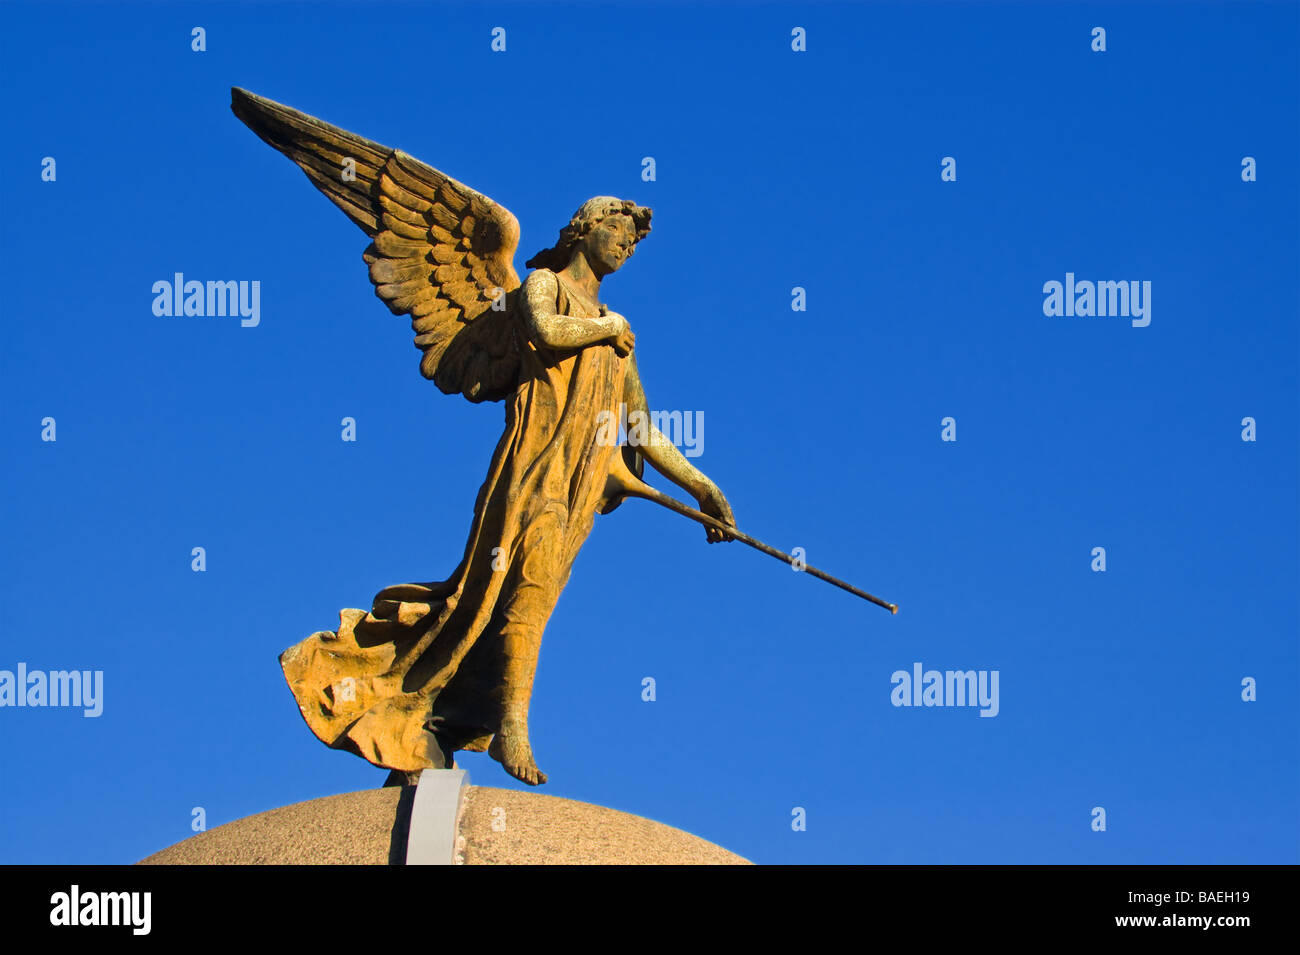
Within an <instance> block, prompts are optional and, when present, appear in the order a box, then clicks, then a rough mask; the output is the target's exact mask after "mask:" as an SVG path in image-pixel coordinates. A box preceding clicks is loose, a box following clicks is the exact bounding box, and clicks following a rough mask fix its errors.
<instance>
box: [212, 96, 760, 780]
mask: <svg viewBox="0 0 1300 955" xmlns="http://www.w3.org/2000/svg"><path fill="white" fill-rule="evenodd" d="M231 94H232V103H231V108H232V109H233V111H234V113H235V115H236V116H238V117H239V119H240V120H242V121H243V122H244V123H245V124H246V125H247V126H248V127H249V128H250V129H252V130H253V132H255V133H256V134H257V135H258V136H259V137H261V138H262V139H263V140H264V141H265V142H267V143H268V144H269V145H271V146H273V147H274V148H276V149H278V150H279V151H280V152H282V153H284V154H285V155H286V156H288V157H289V158H290V159H292V160H293V161H294V162H295V163H297V164H298V165H299V166H300V167H301V168H302V170H303V172H305V173H306V174H307V178H309V179H310V180H311V181H312V183H313V184H314V185H315V186H316V188H317V189H319V190H320V191H321V192H323V193H324V194H325V196H326V197H327V198H328V199H329V200H330V201H331V202H333V203H334V204H335V205H337V206H338V207H339V208H340V209H342V210H343V212H344V214H345V215H347V217H348V218H349V219H351V220H352V221H353V222H355V223H356V224H357V225H358V226H360V227H361V229H362V230H363V231H364V232H365V233H366V235H368V236H369V237H370V240H371V242H370V245H369V247H368V248H367V249H366V251H365V254H364V255H363V258H364V260H365V262H366V265H367V266H368V267H369V271H370V281H371V282H373V283H374V286H375V292H376V294H378V296H379V297H380V298H381V299H382V300H383V301H384V303H385V304H386V305H387V306H388V308H389V309H390V310H391V311H392V312H393V313H394V314H397V315H409V316H410V318H411V325H412V328H413V330H414V333H415V344H416V346H417V347H418V348H419V349H420V351H421V352H422V353H423V355H422V357H421V359H420V372H421V373H422V374H423V375H424V377H425V378H429V379H432V381H433V383H434V384H435V385H437V386H438V388H439V389H440V390H441V391H442V392H443V393H445V394H462V395H464V396H465V397H466V398H468V399H469V400H470V401H472V402H483V401H501V402H504V404H505V432H504V433H503V434H502V435H501V440H500V441H499V442H498V443H497V446H496V451H495V452H494V453H493V455H492V461H491V464H490V465H489V466H488V473H487V479H486V480H485V481H484V483H483V486H482V488H481V489H480V490H479V494H478V500H477V501H476V503H475V506H474V518H473V522H472V524H471V527H470V532H469V541H468V543H467V544H466V545H465V555H464V557H463V559H462V560H461V562H460V565H459V566H458V567H457V568H456V569H455V570H454V571H453V572H452V574H451V576H450V577H448V578H447V579H446V580H444V581H441V582H434V583H414V584H399V585H397V586H394V587H387V588H385V589H384V590H381V591H380V592H379V593H378V594H377V595H376V596H375V598H374V601H373V604H372V606H371V609H370V611H369V612H368V613H367V612H365V611H362V610H343V611H341V612H340V614H339V618H340V624H339V629H338V631H337V632H333V631H324V632H319V633H314V634H312V635H311V636H310V637H308V638H307V639H306V640H304V641H303V642H301V643H299V644H298V645H297V646H294V647H290V648H289V649H288V650H286V651H284V653H283V654H281V656H280V663H281V666H282V668H283V670H284V675H285V678H286V679H287V681H288V683H289V687H290V689H291V690H292V691H293V695H294V697H295V698H296V699H297V701H298V706H299V709H300V710H301V712H302V715H303V718H304V719H305V720H306V722H307V725H308V726H309V727H310V728H311V730H312V732H314V733H315V734H316V735H317V736H318V737H319V738H320V739H321V740H322V741H323V742H325V743H326V744H328V745H330V746H332V747H335V748H338V749H346V750H350V751H352V752H354V753H356V754H358V755H360V756H362V757H364V758H365V759H367V760H369V761H370V762H372V763H374V764H375V765H376V766H381V767H386V768H388V769H391V770H394V771H397V773H398V774H402V773H405V774H415V773H418V772H419V771H421V770H423V769H427V768H448V767H451V766H452V765H453V754H454V753H455V752H456V751H458V750H472V751H475V752H482V751H484V750H487V752H488V753H489V754H490V755H491V756H492V757H493V758H494V759H496V760H497V761H498V762H499V763H501V765H502V766H503V767H504V768H505V770H506V772H508V773H509V774H510V775H512V776H514V777H515V778H516V779H519V780H522V781H523V782H525V783H529V784H532V785H537V784H539V783H544V782H546V774H545V773H543V772H542V771H541V770H540V769H538V768H537V763H536V761H535V759H534V758H533V750H532V746H531V744H530V743H529V738H528V704H529V699H530V697H531V695H532V688H533V678H534V675H535V673H536V670H537V657H538V651H539V649H540V648H541V643H542V632H543V630H544V629H545V627H546V621H547V619H548V618H549V617H550V615H551V611H552V610H553V609H554V608H555V603H556V600H557V599H558V598H559V596H560V591H561V590H562V589H563V588H564V585H565V583H566V582H567V581H568V578H569V571H570V569H571V567H572V566H573V561H574V558H575V557H576V556H577V554H578V549H579V548H580V547H581V546H582V543H583V541H584V540H586V538H587V535H588V534H589V533H590V532H591V528H592V524H593V523H594V521H595V515H596V514H597V512H599V513H601V514H608V513H609V512H610V511H612V510H613V509H614V508H615V507H617V506H618V505H619V503H620V502H621V501H622V499H623V498H624V497H626V496H628V495H629V494H640V495H641V496H649V495H647V494H646V493H645V492H646V491H647V486H646V485H644V484H643V483H642V482H641V480H640V477H641V474H642V471H643V461H649V462H650V464H651V465H652V466H653V467H654V468H655V470H657V471H659V472H660V473H661V474H663V475H664V476H665V477H666V478H668V479H669V480H670V481H672V482H673V483H675V484H677V485H678V486H680V487H682V488H683V489H685V490H686V491H687V492H689V493H690V494H691V495H692V496H693V497H694V498H695V499H696V500H697V501H698V502H699V510H700V511H702V512H703V514H704V515H707V517H708V518H710V520H708V521H704V522H703V523H705V524H706V529H705V533H706V536H707V539H708V540H709V541H711V542H712V541H721V540H727V539H730V538H731V537H732V535H731V534H729V533H728V529H729V528H734V526H735V519H734V518H733V516H732V512H731V507H730V506H729V505H728V504H727V499H726V498H725V497H724V496H723V494H722V492H721V491H720V490H719V489H718V486H717V485H716V484H715V483H714V482H713V481H711V480H710V479H709V478H707V477H706V476H705V475H704V474H702V473H701V472H700V471H699V470H697V469H696V468H695V467H693V466H692V465H691V464H690V463H689V462H688V461H687V460H686V458H685V457H684V456H683V455H682V453H681V452H680V451H679V450H678V449H677V448H676V447H675V446H674V445H673V444H672V443H671V442H670V441H668V440H667V439H666V438H665V437H664V436H663V435H662V434H660V433H659V432H658V431H656V430H655V429H654V428H653V425H652V424H647V427H648V431H649V433H648V440H644V441H639V442H636V446H635V447H634V446H632V445H631V444H629V443H628V442H627V441H626V440H623V441H622V443H620V439H619V438H618V437H617V434H618V433H619V432H620V429H618V428H617V427H615V428H613V429H611V428H610V427H609V422H611V421H613V422H615V423H617V422H619V421H621V420H625V419H624V415H626V417H627V418H630V417H631V416H632V415H633V414H634V413H636V412H640V413H641V414H642V415H643V416H645V417H644V418H643V419H642V420H644V421H647V422H650V421H651V419H650V418H649V416H648V408H647V405H646V397H645V391H644V390H643V388H642V386H641V378H640V375H639V374H638V371H637V366H636V356H635V354H634V353H633V349H634V347H635V344H636V336H635V335H634V334H633V333H632V328H631V325H629V323H628V320H627V319H626V318H624V317H623V316H622V315H620V314H619V313H618V312H615V311H613V310H611V309H609V308H607V307H606V306H605V305H604V304H602V303H601V301H600V283H601V280H602V279H604V278H605V277H606V276H607V275H609V274H611V273H612V272H615V271H616V270H618V268H619V267H621V266H622V265H623V263H625V262H626V261H627V260H628V258H629V257H630V256H631V255H632V253H633V252H634V251H635V249H636V245H637V243H638V242H640V241H641V240H642V239H644V238H645V237H646V235H647V234H648V233H649V231H650V210H649V209H647V208H646V207H644V206H639V205H637V204H636V203H635V202H632V201H631V200H628V199H615V198H613V197H610V196H596V197H595V198H593V199H588V200H587V201H586V202H584V203H583V204H582V205H581V206H580V207H579V209H578V211H577V212H575V213H574V215H573V218H572V219H571V220H570V221H569V224H568V225H566V226H565V227H564V228H563V229H561V230H560V237H559V241H558V242H556V244H555V245H554V246H553V247H552V248H549V249H546V250H544V251H542V252H539V253H537V254H536V255H535V256H533V257H532V258H531V259H529V260H528V262H527V263H526V267H527V268H529V269H532V270H533V271H531V272H530V273H529V274H528V277H527V278H526V279H525V280H524V282H523V283H522V284H521V283H520V281H519V276H518V275H517V273H516V272H515V269H514V261H513V260H514V254H515V248H516V246H517V245H518V243H519V224H518V222H517V221H516V220H515V217H514V216H513V215H511V214H510V213H509V212H508V211H507V210H506V209H504V208H502V207H501V206H500V205H498V204H497V203H495V202H493V201H492V200H491V199H489V198H487V197H486V196H484V195H481V194H480V193H478V192H475V191H474V190H473V189H470V188H469V187H468V186H465V185H463V184H461V183H459V182H457V181H456V180H455V179H452V178H451V177H449V176H447V175H445V174H443V173H441V172H439V171H438V170H436V169H434V168H432V167H430V166H426V165H425V164H424V163H422V162H420V161H419V160H417V159H413V158H412V157H411V156H408V155H407V154H406V153H404V152H402V151H401V150H396V149H389V148H388V147H387V146H381V145H379V144H378V143H375V142H371V141H370V140H368V139H363V138H361V137H360V136H356V135H354V134H352V133H349V132H346V131H345V130H342V129H339V128H337V127H335V126H331V125H329V124H327V123H324V122H321V121H320V120H318V119H315V118H313V117H311V116H307V115H306V114H304V113H300V112H298V111H297V110H294V109H290V108H289V107H287V106H283V105H281V104H279V103H275V102H272V101H271V100H268V99H264V98H263V97H260V96H256V95H254V94H252V93H249V92H247V91H245V90H241V89H234V90H232V91H231ZM611 430H612V431H613V433H614V434H615V437H614V439H613V440H611V439H610V437H609V434H610V432H611ZM624 430H625V429H624ZM655 493H656V494H657V492H655ZM681 507H682V508H683V509H684V510H691V509H689V508H685V506H684V505H682V506H681ZM692 515H693V516H698V515H697V513H696V512H694V511H692Z"/></svg>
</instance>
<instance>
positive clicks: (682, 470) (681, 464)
mask: <svg viewBox="0 0 1300 955" xmlns="http://www.w3.org/2000/svg"><path fill="white" fill-rule="evenodd" d="M624 381H625V388H624V400H625V401H626V402H627V413H628V418H629V420H631V418H632V415H633V413H635V412H640V413H641V415H642V416H643V417H642V418H641V420H642V421H643V422H644V425H645V428H646V430H647V432H648V434H649V438H650V440H649V442H648V443H643V444H640V445H638V446H637V450H639V451H640V452H641V454H642V456H644V457H645V459H646V460H647V461H649V462H650V464H651V465H653V467H654V469H655V470H656V471H658V472H659V473H660V474H662V475H663V476H664V477H666V478H668V480H670V481H672V482H673V483H674V484H676V485H677V486H678V487H680V488H682V489H683V490H684V491H686V492H687V493H689V494H690V495H691V496H692V497H694V498H695V499H696V500H697V501H699V504H700V510H701V511H703V512H704V513H705V514H708V515H709V516H710V517H716V518H717V519H718V520H720V521H722V522H724V523H726V524H730V525H732V526H733V527H734V526H735V525H736V518H735V517H734V516H733V515H732V513H731V505H730V504H728V503H727V499H726V497H725V496H723V493H722V491H721V489H720V488H719V487H718V486H717V485H716V484H714V483H713V481H711V480H709V478H708V476H707V475H705V474H704V472H703V471H701V470H699V469H698V468H696V467H695V466H694V465H692V464H691V463H690V462H689V461H687V460H686V457H685V455H683V454H682V452H681V451H679V450H677V446H676V445H674V444H673V443H672V442H671V441H669V440H668V438H666V437H665V436H664V434H663V432H661V431H660V430H659V429H658V428H656V427H655V426H654V424H653V423H652V421H651V418H650V409H649V407H648V406H647V404H646V397H645V389H644V388H643V387H642V385H641V375H640V373H639V372H638V371H637V367H636V356H635V355H633V356H632V357H631V358H630V359H629V360H628V367H627V377H626V378H625V379H624ZM705 532H706V534H707V536H708V539H709V542H710V543H714V542H715V541H721V540H732V538H731V537H728V536H727V535H725V534H723V533H722V532H721V531H719V530H716V529H714V528H711V527H709V528H705Z"/></svg>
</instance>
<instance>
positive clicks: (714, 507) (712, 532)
mask: <svg viewBox="0 0 1300 955" xmlns="http://www.w3.org/2000/svg"><path fill="white" fill-rule="evenodd" d="M699 501H700V510H701V511H703V512H704V513H705V514H707V515H709V517H716V518H717V519H718V520H720V521H722V523H724V524H730V525H731V526H732V527H735V526H736V518H735V516H734V515H733V514H732V513H731V505H730V504H728V503H727V499H726V498H725V497H724V496H723V494H722V491H721V490H719V489H718V486H717V485H716V484H715V485H713V486H712V487H710V488H709V489H708V490H707V491H705V492H704V493H703V494H702V495H700V498H699ZM704 535H705V537H706V538H707V539H708V542H709V543H710V544H716V543H717V542H718V541H730V540H735V538H734V537H732V536H731V535H730V534H726V533H723V532H722V531H720V530H718V529H717V528H715V527H706V528H705V529H704Z"/></svg>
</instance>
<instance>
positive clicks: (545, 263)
mask: <svg viewBox="0 0 1300 955" xmlns="http://www.w3.org/2000/svg"><path fill="white" fill-rule="evenodd" d="M613 215H625V216H630V217H631V219H632V224H633V225H634V226H635V227H636V241H637V242H640V241H641V240H642V239H644V238H645V237H646V236H647V235H649V233H650V215H651V212H650V209H649V208H648V207H646V206H638V205H637V204H636V203H635V202H633V201H632V200H631V199H616V198H615V197H614V196H596V197H594V198H592V199H588V200H587V201H586V202H584V203H583V204H582V205H581V206H580V207H579V208H578V211H577V212H575V213H574V214H573V218H572V219H570V220H569V224H568V225H566V226H565V227H564V228H563V229H561V230H560V238H559V241H558V242H556V243H555V245H554V246H552V247H551V248H549V249H543V250H542V251H541V252H538V253H537V254H536V255H534V256H533V257H532V258H531V259H529V260H528V261H527V262H525V263H524V267H525V268H529V269H550V270H551V271H552V272H558V271H560V270H561V269H563V268H564V267H565V266H566V265H568V264H569V259H571V258H572V257H573V250H574V248H575V247H576V246H577V244H578V242H579V241H580V240H581V239H583V238H584V237H585V236H586V235H587V234H588V233H590V232H591V230H592V229H594V228H595V227H596V226H598V225H599V224H600V223H601V222H602V221H604V220H605V219H606V218H608V217H609V216H613Z"/></svg>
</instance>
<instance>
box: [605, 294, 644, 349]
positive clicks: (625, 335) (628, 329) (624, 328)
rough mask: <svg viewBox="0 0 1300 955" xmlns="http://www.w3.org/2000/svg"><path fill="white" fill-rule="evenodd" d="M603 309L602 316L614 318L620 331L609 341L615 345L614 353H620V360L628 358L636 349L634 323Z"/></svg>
mask: <svg viewBox="0 0 1300 955" xmlns="http://www.w3.org/2000/svg"><path fill="white" fill-rule="evenodd" d="M601 309H602V314H603V315H604V316H605V317H606V318H613V319H614V320H615V324H616V325H617V327H618V330H617V331H616V332H614V334H613V335H611V336H610V339H609V340H610V341H611V342H612V343H613V345H614V351H616V352H618V355H619V357H620V358H626V357H627V356H628V355H630V354H632V349H633V348H635V347H636V335H634V334H632V323H631V322H629V321H628V320H627V319H626V318H624V317H623V316H622V315H620V314H619V313H618V312H611V311H610V310H609V309H607V308H605V306H603V305H602V306H601Z"/></svg>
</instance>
